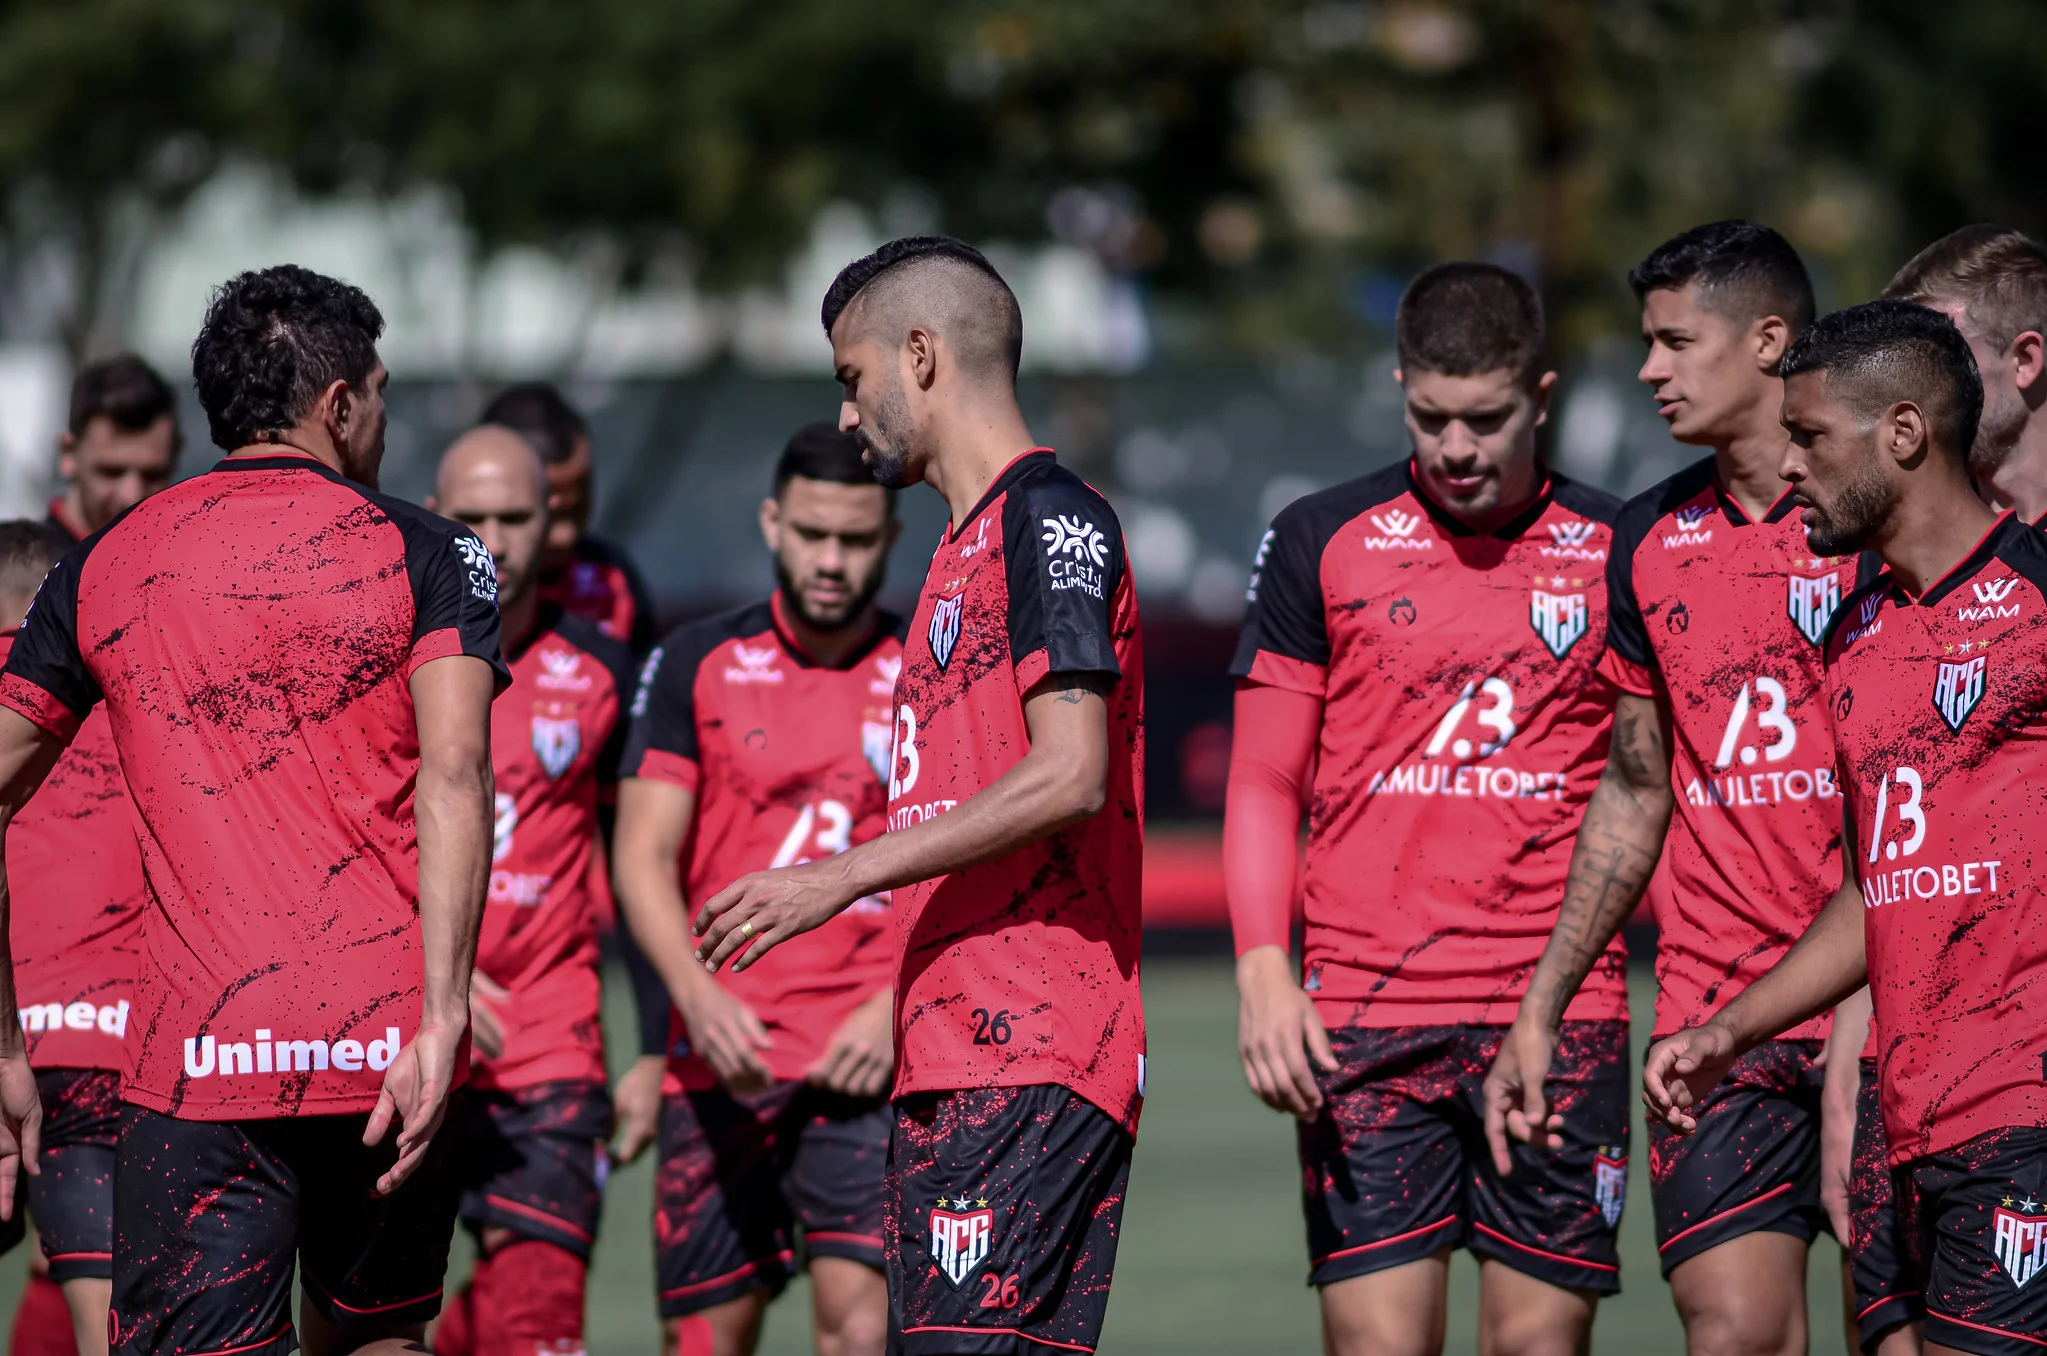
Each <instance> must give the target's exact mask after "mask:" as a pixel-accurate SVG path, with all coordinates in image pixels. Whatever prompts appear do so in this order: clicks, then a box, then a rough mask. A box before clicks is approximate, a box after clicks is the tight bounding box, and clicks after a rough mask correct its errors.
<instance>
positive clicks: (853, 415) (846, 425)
mask: <svg viewBox="0 0 2047 1356" xmlns="http://www.w3.org/2000/svg"><path fill="white" fill-rule="evenodd" d="M859 427H860V407H859V406H858V405H855V404H854V403H853V402H852V401H850V400H842V401H840V402H839V432H841V433H851V432H852V431H853V430H854V429H856V428H859Z"/></svg>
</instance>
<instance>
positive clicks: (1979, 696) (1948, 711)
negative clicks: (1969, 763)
mask: <svg viewBox="0 0 2047 1356" xmlns="http://www.w3.org/2000/svg"><path fill="white" fill-rule="evenodd" d="M1989 662H1990V661H1989V660H1987V659H1985V658H1983V657H1982V656H1981V655H1978V656H1977V657H1976V658H1974V659H1965V660H1963V661H1962V662H1961V663H1959V664H1945V663H1944V664H1942V665H1941V666H1940V672H1939V673H1938V674H1936V675H1935V676H1934V679H1933V708H1934V710H1936V711H1938V712H1940V718H1941V719H1942V720H1944V721H1946V722H1947V727H1948V729H1950V730H1953V731H1954V732H1955V733H1956V734H1960V733H1961V732H1962V722H1963V721H1965V720H1967V719H1968V718H1969V713H1970V712H1971V711H1974V710H1975V709H1976V703H1978V702H1980V701H1982V700H1983V682H1984V677H1985V673H1984V670H1985V669H1986V668H1987V667H1988V665H1989Z"/></svg>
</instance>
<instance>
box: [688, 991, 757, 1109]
mask: <svg viewBox="0 0 2047 1356" xmlns="http://www.w3.org/2000/svg"><path fill="white" fill-rule="evenodd" d="M678 1006H679V1007H680V1009H681V1011H682V1024H683V1026H684V1027H686V1028H687V1029H688V1031H689V1046H690V1049H692V1050H694V1051H696V1053H698V1054H699V1055H702V1056H703V1057H704V1061H705V1062H706V1063H708V1064H709V1065H710V1066H711V1072H712V1073H714V1074H716V1075H718V1081H719V1082H720V1083H723V1084H724V1085H725V1090H726V1091H727V1092H731V1093H736V1094H738V1095H740V1096H745V1095H747V1094H748V1093H754V1092H759V1091H761V1090H762V1089H764V1088H766V1087H767V1086H768V1084H770V1083H772V1082H773V1081H774V1079H775V1075H774V1073H773V1071H772V1070H770V1069H769V1068H768V1064H767V1061H766V1060H764V1059H762V1058H761V1056H760V1052H761V1051H763V1050H772V1049H774V1048H775V1038H774V1037H773V1036H771V1035H769V1034H768V1028H767V1026H766V1025H765V1024H763V1023H762V1021H761V1019H760V1018H759V1017H757V1016H755V1015H754V1011H753V1009H752V1008H750V1007H748V1006H747V1005H746V1004H744V1003H742V1002H740V1001H739V1000H738V999H737V998H734V997H733V996H732V995H731V994H729V993H726V992H725V991H724V990H723V989H721V988H719V987H718V986H717V985H715V984H709V983H706V984H704V985H703V986H702V987H701V991H700V992H698V993H696V994H693V995H691V996H690V998H689V1000H688V1001H687V1002H684V1003H680V1004H678Z"/></svg>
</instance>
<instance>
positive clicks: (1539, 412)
mask: <svg viewBox="0 0 2047 1356" xmlns="http://www.w3.org/2000/svg"><path fill="white" fill-rule="evenodd" d="M1556 392H1557V374H1556V373H1554V372H1545V373H1543V374H1542V375H1541V376H1540V377H1537V378H1536V380H1535V389H1534V390H1533V391H1531V392H1530V393H1529V396H1530V398H1531V399H1533V400H1534V402H1535V426H1536V427H1537V428H1541V427H1542V426H1543V425H1544V424H1547V423H1548V422H1549V403H1550V400H1551V398H1552V397H1554V396H1555V395H1556Z"/></svg>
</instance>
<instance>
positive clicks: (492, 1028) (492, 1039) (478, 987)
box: [469, 970, 512, 1059]
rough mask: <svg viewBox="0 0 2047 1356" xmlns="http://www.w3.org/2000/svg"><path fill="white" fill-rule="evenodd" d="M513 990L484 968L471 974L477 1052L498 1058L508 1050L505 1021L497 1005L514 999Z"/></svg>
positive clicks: (471, 1033)
mask: <svg viewBox="0 0 2047 1356" xmlns="http://www.w3.org/2000/svg"><path fill="white" fill-rule="evenodd" d="M511 997H512V991H511V990H510V989H507V988H506V987H505V986H504V985H502V984H500V983H498V982H497V981H496V980H494V979H492V978H491V977H490V976H489V975H487V974H485V973H484V972H483V971H481V970H472V971H470V973H469V1038H470V1040H472V1041H474V1042H475V1044H476V1053H478V1054H479V1055H482V1056H483V1057H484V1058H485V1059H496V1058H497V1057H498V1056H499V1055H502V1054H503V1053H504V1052H505V1024H504V1023H503V1022H502V1021H500V1020H498V1014H497V1007H496V1005H497V1004H501V1003H506V1002H509V1001H511Z"/></svg>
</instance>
